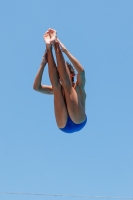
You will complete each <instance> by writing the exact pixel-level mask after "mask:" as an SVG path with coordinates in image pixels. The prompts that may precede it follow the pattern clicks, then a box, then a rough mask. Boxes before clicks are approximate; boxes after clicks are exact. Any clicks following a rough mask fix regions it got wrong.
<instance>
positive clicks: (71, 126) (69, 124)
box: [59, 115, 87, 133]
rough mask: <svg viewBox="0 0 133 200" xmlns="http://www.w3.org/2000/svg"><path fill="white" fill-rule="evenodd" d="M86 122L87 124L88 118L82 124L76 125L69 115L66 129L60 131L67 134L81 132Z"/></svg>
mask: <svg viewBox="0 0 133 200" xmlns="http://www.w3.org/2000/svg"><path fill="white" fill-rule="evenodd" d="M86 122H87V116H86V119H85V121H84V122H82V123H80V124H75V123H74V122H73V121H72V120H71V118H70V116H69V115H68V119H67V123H66V126H65V127H64V128H59V129H60V130H61V131H63V132H65V133H73V132H77V131H80V130H81V129H82V128H83V127H84V126H85V124H86Z"/></svg>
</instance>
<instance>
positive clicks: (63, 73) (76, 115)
mask: <svg viewBox="0 0 133 200" xmlns="http://www.w3.org/2000/svg"><path fill="white" fill-rule="evenodd" d="M44 40H45V43H46V49H47V56H45V62H43V64H41V65H40V70H39V72H38V74H37V76H36V78H35V81H34V86H33V88H34V89H35V90H37V91H39V92H42V93H44V94H54V110H55V118H56V122H57V125H58V127H59V128H64V127H65V125H66V123H67V118H68V114H69V116H70V118H71V119H72V121H73V122H74V123H76V124H79V123H82V122H83V121H84V120H85V118H86V114H85V99H86V93H85V89H84V87H85V71H84V69H83V67H82V66H81V64H80V63H79V61H78V60H77V59H76V58H75V57H74V56H73V55H71V54H70V52H69V51H68V50H67V49H66V47H65V46H64V45H63V44H62V43H61V42H60V41H59V39H57V34H56V31H55V30H53V29H49V30H48V31H47V32H46V33H45V34H44ZM51 44H52V45H53V46H54V50H55V53H56V59H57V65H58V70H57V67H56V64H55V61H54V58H53V54H52V49H51ZM62 52H64V53H65V54H66V55H67V57H68V58H69V59H70V61H71V62H72V64H73V65H74V67H75V68H76V70H77V71H78V75H77V82H76V83H75V84H74V85H73V84H72V81H71V77H72V76H71V74H70V72H69V70H68V68H67V66H66V62H65V60H64V57H63V54H62ZM47 62H48V69H49V77H50V81H51V84H52V86H46V85H42V84H41V78H42V73H43V70H44V67H42V66H45V65H46V63H47ZM60 80H61V82H60Z"/></svg>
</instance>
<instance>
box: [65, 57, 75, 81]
mask: <svg viewBox="0 0 133 200" xmlns="http://www.w3.org/2000/svg"><path fill="white" fill-rule="evenodd" d="M66 65H67V67H68V69H69V72H70V74H72V75H74V76H75V75H76V73H75V69H74V67H73V66H72V64H71V63H69V62H68V61H66ZM72 82H73V83H74V77H72Z"/></svg>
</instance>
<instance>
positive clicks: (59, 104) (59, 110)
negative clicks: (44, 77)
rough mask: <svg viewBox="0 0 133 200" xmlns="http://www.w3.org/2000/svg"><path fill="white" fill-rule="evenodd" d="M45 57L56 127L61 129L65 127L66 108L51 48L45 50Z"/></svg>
mask: <svg viewBox="0 0 133 200" xmlns="http://www.w3.org/2000/svg"><path fill="white" fill-rule="evenodd" d="M47 55H48V70H49V77H50V81H51V84H52V88H53V92H54V110H55V118H56V122H57V125H58V127H59V128H63V127H65V125H66V122H67V118H68V114H67V108H66V104H65V101H64V98H63V95H62V91H61V85H60V82H59V75H58V71H57V67H56V64H55V61H54V57H53V53H52V49H51V48H47Z"/></svg>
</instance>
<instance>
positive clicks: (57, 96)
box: [54, 88, 68, 128]
mask: <svg viewBox="0 0 133 200" xmlns="http://www.w3.org/2000/svg"><path fill="white" fill-rule="evenodd" d="M54 111H55V118H56V123H57V125H58V127H59V128H64V127H65V125H66V123H67V118H68V112H67V108H66V104H65V100H64V98H63V95H62V91H61V88H58V89H54Z"/></svg>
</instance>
